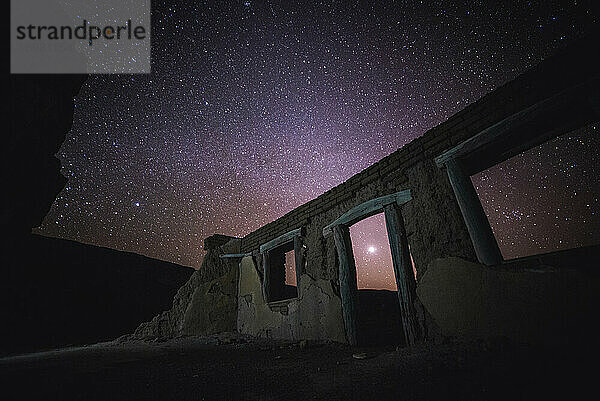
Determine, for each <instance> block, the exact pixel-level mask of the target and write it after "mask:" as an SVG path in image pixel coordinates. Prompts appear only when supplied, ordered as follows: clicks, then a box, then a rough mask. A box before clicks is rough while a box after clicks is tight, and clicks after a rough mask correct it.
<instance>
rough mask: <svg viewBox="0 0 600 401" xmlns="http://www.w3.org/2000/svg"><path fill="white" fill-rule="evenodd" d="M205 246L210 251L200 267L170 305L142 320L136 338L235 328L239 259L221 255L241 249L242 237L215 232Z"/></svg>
mask: <svg viewBox="0 0 600 401" xmlns="http://www.w3.org/2000/svg"><path fill="white" fill-rule="evenodd" d="M204 248H205V249H206V250H207V253H206V255H205V257H204V260H203V261H202V265H201V266H200V269H198V270H197V271H195V272H194V273H193V274H192V276H191V277H190V279H189V280H188V281H187V282H186V283H185V284H184V285H183V286H182V287H181V288H180V289H179V291H177V294H176V295H175V298H174V299H173V306H172V307H171V309H169V310H167V311H164V312H162V313H161V314H159V315H157V316H155V317H154V318H153V319H152V320H151V321H150V322H145V323H142V324H141V325H140V326H139V327H138V328H137V329H136V330H135V332H134V334H133V338H136V339H155V338H173V337H177V336H180V335H201V334H213V333H219V332H225V331H236V319H237V286H238V274H239V273H238V272H239V268H238V262H239V259H224V258H221V257H220V256H221V255H223V254H227V253H239V250H240V240H239V239H237V238H233V237H227V236H224V235H214V236H211V237H209V238H207V239H206V240H205V241H204Z"/></svg>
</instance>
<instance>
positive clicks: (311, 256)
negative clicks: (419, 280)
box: [241, 37, 599, 279]
mask: <svg viewBox="0 0 600 401" xmlns="http://www.w3.org/2000/svg"><path fill="white" fill-rule="evenodd" d="M594 40H595V39H594V38H593V37H590V38H587V39H584V40H582V41H580V42H578V43H577V44H575V45H573V46H571V47H570V48H567V49H564V50H563V51H562V52H559V53H557V54H556V55H555V56H553V57H551V58H548V59H546V60H544V61H543V62H542V63H540V64H538V65H537V66H535V67H533V68H531V69H529V70H528V71H526V72H525V73H524V74H522V75H520V76H519V77H517V78H516V79H514V80H513V81H510V82H508V83H506V84H504V85H503V86H501V87H499V88H497V89H496V90H494V91H493V92H491V93H489V94H488V95H486V96H484V97H483V98H481V99H479V100H478V101H477V102H475V103H472V104H471V105H469V106H468V107H466V108H465V109H463V110H462V111H460V112H458V113H457V114H455V115H453V116H452V117H450V118H449V119H448V120H446V121H445V122H443V123H442V124H440V125H438V126H437V127H435V128H432V129H431V130H429V131H427V132H426V133H425V134H424V135H423V136H421V137H419V138H417V139H415V140H413V141H412V142H410V143H409V144H407V145H405V146H403V147H402V148H400V149H398V150H397V151H396V152H394V153H392V154H390V155H389V156H386V157H385V158H383V159H382V160H380V161H379V162H377V163H375V164H373V165H372V166H370V167H368V168H366V169H365V170H363V171H361V172H360V173H358V174H356V175H354V176H353V177H351V178H350V179H348V180H347V181H346V182H344V183H342V184H340V185H338V186H336V187H334V188H332V189H331V190H329V191H327V192H325V193H324V194H323V195H321V196H319V197H317V198H316V199H313V200H312V201H310V202H308V203H306V204H304V205H302V206H299V207H298V208H296V209H294V210H292V211H291V212H289V213H287V214H286V215H284V216H283V217H281V218H279V219H277V220H275V221H273V222H271V223H269V224H267V225H265V226H263V227H261V228H259V229H258V230H256V231H254V232H252V233H250V234H248V235H246V236H245V237H244V238H243V239H242V244H241V251H242V252H251V251H254V250H257V249H258V248H259V246H260V245H261V244H263V243H265V242H267V241H269V240H271V239H273V238H276V237H277V236H279V235H282V234H284V233H286V232H288V231H290V230H293V229H296V228H298V227H301V226H302V227H305V230H306V236H305V238H304V243H305V245H306V246H307V264H306V268H305V269H306V271H305V272H304V273H308V274H310V275H311V276H312V277H315V278H322V279H335V278H337V260H336V256H335V248H334V244H333V239H332V238H323V236H322V229H323V227H324V226H326V225H327V224H329V223H331V222H332V221H334V220H335V219H336V218H338V217H339V216H340V215H342V214H343V213H344V212H346V211H347V210H348V209H350V208H352V207H354V206H356V205H358V204H360V203H362V202H365V201H367V200H369V199H372V198H374V197H378V196H382V195H386V194H390V193H393V192H396V191H400V190H403V189H411V191H412V194H413V200H412V201H410V202H408V203H407V204H405V205H404V206H403V207H402V213H403V216H404V220H405V224H406V227H407V232H408V236H409V244H410V247H411V253H412V255H413V258H414V260H415V265H416V269H417V274H418V276H421V275H422V274H423V273H424V271H425V269H426V266H427V264H429V263H430V262H431V261H432V260H434V259H436V258H439V257H445V256H458V257H463V258H466V259H471V260H475V255H474V251H473V247H472V244H471V240H470V238H469V235H468V233H467V230H466V227H465V225H464V222H463V218H462V215H461V214H460V211H459V209H458V205H457V204H456V201H455V197H454V193H453V192H452V189H451V186H450V184H449V182H448V178H447V175H446V172H445V171H444V170H440V169H439V168H437V166H436V165H435V163H434V161H433V158H434V157H436V156H438V155H439V154H441V153H443V152H444V151H445V150H447V149H450V148H452V147H453V146H455V145H457V144H459V143H461V142H463V141H464V140H466V139H468V138H470V137H472V136H474V135H476V134H477V133H479V132H480V131H482V130H483V129H485V128H487V127H489V126H491V125H493V124H495V123H497V122H499V121H501V120H502V119H504V118H506V117H508V116H510V115H511V114H514V113H516V112H518V111H520V110H522V109H524V108H526V107H528V106H531V105H533V104H535V103H537V102H539V101H541V100H543V99H546V98H548V97H551V96H553V95H555V94H557V93H559V92H561V91H562V90H564V89H566V88H568V87H570V86H573V85H577V84H580V83H583V82H585V81H587V80H589V79H590V78H592V77H594V76H598V74H599V68H598V66H597V65H596V64H594V63H590V62H589V60H587V58H588V56H589V54H590V49H593V48H594Z"/></svg>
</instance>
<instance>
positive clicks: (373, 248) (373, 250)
mask: <svg viewBox="0 0 600 401" xmlns="http://www.w3.org/2000/svg"><path fill="white" fill-rule="evenodd" d="M375 250H376V249H375V247H374V246H370V247H368V248H367V252H369V253H375Z"/></svg>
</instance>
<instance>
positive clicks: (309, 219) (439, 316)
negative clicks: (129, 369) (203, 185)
mask: <svg viewBox="0 0 600 401" xmlns="http://www.w3.org/2000/svg"><path fill="white" fill-rule="evenodd" d="M594 47H595V42H594V38H588V39H587V40H582V41H580V42H579V43H577V44H576V45H574V46H572V47H570V48H568V49H566V50H564V51H563V52H561V53H559V54H557V55H555V56H553V57H551V58H548V59H546V60H545V61H543V62H542V63H540V64H539V65H537V66H536V67H534V68H531V69H530V70H528V71H527V72H526V73H524V74H522V75H521V76H519V77H518V78H516V79H515V80H513V81H511V82H508V83H507V84H505V85H503V86H501V87H499V88H497V89H496V90H494V91H493V92H491V93H490V94H488V95H486V96H484V97H483V98H481V99H480V100H478V101H477V102H475V103H473V104H471V105H469V106H468V107H466V108H465V109H463V110H462V111H460V112H459V113H457V114H455V115H454V116H452V117H450V118H449V119H448V120H447V121H445V122H444V123H442V124H440V125H438V126H437V127H435V128H433V129H431V130H429V131H428V132H426V133H425V134H424V135H422V136H421V137H419V138H417V139H415V140H413V141H412V142H410V143H409V144H407V145H405V146H403V147H402V148H400V149H398V150H397V151H396V152H394V153H392V154H390V155H389V156H387V157H385V158H383V159H382V160H380V161H379V162H377V163H375V164H373V165H372V166H370V167H369V168H367V169H365V170H363V171H362V172H360V173H358V174H356V175H355V176H353V177H352V178H350V179H349V180H347V181H346V182H344V183H342V184H340V185H338V186H337V187H335V188H333V189H331V190H329V191H327V192H326V193H324V194H322V195H321V196H319V197H317V198H316V199H313V200H312V201H310V202H308V203H306V204H304V205H302V206H300V207H298V208H296V209H294V210H292V211H291V212H289V213H287V214H286V215H284V216H283V217H281V218H279V219H277V220H275V221H273V222H271V223H269V224H267V225H265V226H263V227H261V228H259V229H258V230H256V231H254V232H252V233H250V234H248V235H246V236H245V237H243V238H229V237H226V236H222V235H216V236H212V237H209V238H207V239H206V241H205V249H206V250H207V254H206V257H205V259H204V262H203V265H202V267H201V268H200V270H199V271H197V272H196V273H194V274H193V276H192V278H191V279H190V281H188V283H186V285H184V286H183V287H182V288H181V289H180V291H179V292H178V294H177V296H176V297H175V300H174V303H173V308H172V309H171V310H169V311H166V312H164V313H162V314H161V315H159V316H157V317H155V318H154V319H153V320H152V321H151V322H148V323H144V324H142V325H141V326H140V327H138V329H137V330H136V332H135V334H134V337H136V338H153V337H173V336H177V335H189V334H210V333H215V332H219V331H239V332H241V333H246V334H251V335H254V336H260V337H269V338H285V339H292V340H301V339H314V340H333V341H339V342H348V343H351V344H358V345H363V344H365V343H367V342H368V339H369V337H371V336H373V334H374V333H373V332H368V331H365V325H364V324H363V323H364V322H363V321H362V320H361V319H364V315H365V314H366V313H371V312H372V311H371V312H369V311H366V310H365V305H366V302H364V298H365V297H361V296H360V292H361V291H359V290H358V289H357V287H356V271H355V265H354V258H353V254H352V246H351V243H350V238H349V235H348V227H349V226H351V225H352V224H354V223H356V222H357V221H360V220H362V219H364V218H366V217H368V216H371V215H373V214H375V213H380V212H383V213H385V219H386V226H387V231H388V236H389V238H390V247H391V250H392V257H393V262H394V271H395V274H396V282H397V284H398V289H399V291H398V297H397V301H398V308H399V311H400V315H399V316H397V317H395V319H396V320H395V323H397V320H398V319H399V320H400V321H401V328H402V331H401V333H402V334H401V338H399V339H398V343H400V344H411V343H414V342H417V341H422V340H435V339H438V338H441V337H446V336H475V337H493V336H503V337H507V338H510V339H512V340H514V341H525V342H542V343H551V344H555V343H566V342H572V341H577V340H579V339H581V338H588V337H589V336H591V335H592V334H591V333H593V331H591V327H592V324H593V322H591V320H592V319H589V316H593V314H594V311H595V307H596V306H597V305H598V294H600V291H598V290H599V289H600V285H599V284H600V280H599V277H598V272H597V267H598V266H599V265H600V246H599V245H593V246H587V247H582V248H576V249H570V250H564V251H558V252H552V253H546V254H541V255H534V256H530V257H524V258H518V259H511V260H504V259H503V257H502V255H501V253H500V251H499V248H498V245H497V243H496V239H495V238H494V234H493V232H492V230H491V228H490V225H489V223H488V220H487V218H486V216H485V213H484V211H483V208H482V206H481V203H480V201H479V198H478V197H477V194H476V193H475V190H474V188H473V184H472V183H471V181H470V179H469V177H470V176H472V175H473V174H475V173H477V172H479V171H482V170H484V169H487V168H489V167H490V166H493V165H495V164H498V163H500V162H502V161H504V160H507V159H508V158H510V157H512V156H514V155H517V154H519V153H521V152H523V151H526V150H527V149H531V148H533V147H535V146H537V145H539V144H541V143H544V142H546V141H548V140H550V139H552V138H556V137H558V136H560V135H563V134H566V133H569V132H572V131H574V130H576V129H579V128H581V127H585V126H587V125H589V124H592V123H595V122H597V121H598V120H600V118H599V117H600V98H599V95H600V68H599V67H598V64H597V63H592V62H589V60H587V57H588V55H589V53H590V50H591V49H593V48H594ZM409 246H410V254H411V255H412V257H413V259H414V264H415V266H414V267H415V269H416V272H417V277H416V281H415V280H414V278H413V275H412V266H410V259H409V258H410V255H409V253H408V247H409ZM290 250H294V258H295V259H294V263H295V271H296V282H297V289H296V291H297V294H296V296H293V294H292V296H285V295H284V296H282V295H281V294H282V293H285V292H287V291H288V290H287V289H286V288H285V284H284V285H283V286H282V274H283V273H282V272H283V270H282V269H284V264H283V262H282V258H281V253H282V252H289V251H290ZM278 254H279V255H278ZM277 294H279V295H277ZM361 305H362V306H361ZM390 319H392V318H391V317H390Z"/></svg>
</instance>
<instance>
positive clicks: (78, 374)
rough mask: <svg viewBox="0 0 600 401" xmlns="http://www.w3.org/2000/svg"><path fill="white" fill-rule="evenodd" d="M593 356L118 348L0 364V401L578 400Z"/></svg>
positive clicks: (489, 350)
mask: <svg viewBox="0 0 600 401" xmlns="http://www.w3.org/2000/svg"><path fill="white" fill-rule="evenodd" d="M589 356H590V355H589V353H588V354H587V355H583V354H581V353H574V352H573V350H565V349H563V350H561V351H560V352H557V351H556V350H550V349H542V348H532V347H526V346H519V345H515V344H509V343H507V342H505V341H502V340H497V341H474V342H452V341H449V342H447V343H444V344H435V345H432V344H427V345H424V344H422V345H418V346H415V347H411V348H404V349H400V350H395V349H393V348H370V349H359V348H352V347H349V346H345V345H341V344H335V343H317V342H295V343H293V342H285V341H269V340H260V339H252V338H249V337H244V336H240V335H236V334H222V335H219V336H211V337H202V338H200V337H187V338H179V339H175V340H170V341H166V342H122V341H121V342H118V341H117V342H111V343H102V344H96V345H93V346H87V347H79V348H68V349H61V350H56V351H49V352H43V353H37V354H29V355H22V356H13V357H8V358H3V359H0V378H1V379H0V380H1V383H0V384H1V390H0V399H2V400H111V401H112V400H137V399H149V400H188V399H189V400H228V399H231V400H237V399H241V400H288V399H289V400H296V399H301V400H304V399H321V400H352V399H361V400H363V399H368V400H381V399H390V400H438V399H444V400H448V399H453V400H486V399H494V400H501V399H502V400H511V401H512V400H521V399H522V400H532V399H544V400H548V399H579V398H588V397H589V396H588V395H587V394H586V390H587V388H588V387H592V386H593V385H594V384H595V382H594V381H593V380H595V379H594V377H593V375H595V369H592V370H586V368H587V365H586V364H585V362H584V360H586V359H588V358H587V357H589Z"/></svg>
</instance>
